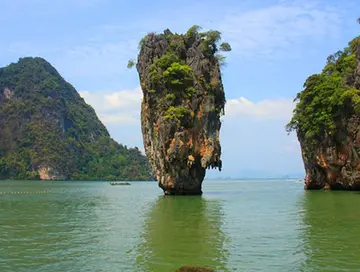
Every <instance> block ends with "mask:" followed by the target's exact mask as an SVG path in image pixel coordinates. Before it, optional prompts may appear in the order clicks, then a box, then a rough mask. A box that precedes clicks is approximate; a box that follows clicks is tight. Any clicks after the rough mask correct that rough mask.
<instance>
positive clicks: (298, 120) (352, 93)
mask: <svg viewBox="0 0 360 272" xmlns="http://www.w3.org/2000/svg"><path fill="white" fill-rule="evenodd" d="M358 46H360V37H357V38H355V39H354V40H352V41H351V42H350V43H349V46H348V47H346V48H345V49H344V50H343V51H338V52H336V53H335V54H333V55H331V56H329V57H328V58H327V64H326V66H325V67H324V69H323V71H322V73H320V74H315V75H312V76H310V77H309V78H308V79H307V80H306V82H305V84H304V90H303V91H302V92H300V93H298V94H297V96H296V98H295V100H294V101H298V103H297V105H296V108H295V110H294V115H293V117H292V119H291V121H290V122H289V123H288V124H287V126H286V130H287V131H288V132H291V131H292V130H296V131H297V132H298V135H299V136H300V137H301V138H303V140H304V141H305V142H306V143H307V144H309V145H312V144H316V143H318V142H319V141H321V140H322V139H323V138H324V136H325V135H334V133H335V132H336V131H337V124H338V123H339V122H341V120H343V119H346V118H349V117H350V116H351V115H352V114H354V113H360V96H359V90H357V89H355V88H354V87H353V86H352V84H351V83H352V82H354V73H355V69H356V64H357V61H356V48H357V47H358Z"/></svg>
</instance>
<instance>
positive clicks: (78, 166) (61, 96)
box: [0, 58, 151, 180]
mask: <svg viewBox="0 0 360 272" xmlns="http://www.w3.org/2000/svg"><path fill="white" fill-rule="evenodd" d="M0 179H30V180H33V179H45V180H54V179H62V180H64V179H71V180H114V179H117V180H149V179H151V170H150V167H149V164H148V162H147V160H146V157H145V156H143V155H142V154H141V152H140V151H139V150H138V149H137V148H132V149H128V148H126V147H124V146H122V145H120V144H118V143H116V142H115V141H114V140H113V139H111V138H110V135H109V133H108V131H107V129H106V128H105V126H104V125H103V124H102V123H101V122H100V120H99V119H98V117H97V116H96V113H95V111H94V109H93V108H92V107H90V106H89V105H87V104H86V103H85V101H84V99H83V98H81V97H80V95H79V94H78V92H77V91H76V90H75V89H74V88H73V87H72V86H71V85H70V84H69V83H68V82H66V81H65V80H64V79H63V78H62V77H61V76H60V74H59V73H58V72H57V71H56V69H55V68H54V67H53V66H51V64H50V63H48V62H47V61H46V60H44V59H42V58H22V59H20V60H19V62H17V63H12V64H10V65H9V66H7V67H4V68H0Z"/></svg>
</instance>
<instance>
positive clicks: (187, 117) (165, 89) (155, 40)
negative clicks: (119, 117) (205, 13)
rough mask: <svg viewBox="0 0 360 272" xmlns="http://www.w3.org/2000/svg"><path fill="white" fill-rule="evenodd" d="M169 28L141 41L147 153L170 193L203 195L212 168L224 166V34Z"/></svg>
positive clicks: (140, 68)
mask: <svg viewBox="0 0 360 272" xmlns="http://www.w3.org/2000/svg"><path fill="white" fill-rule="evenodd" d="M198 30H199V27H197V26H194V27H192V28H191V29H190V30H189V31H188V32H187V33H186V34H185V35H179V34H173V33H172V32H170V31H169V30H165V31H164V33H163V34H148V35H147V36H146V37H145V38H144V39H143V40H142V41H141V43H140V46H141V47H140V53H139V55H138V62H137V65H136V68H137V71H138V73H139V77H140V82H141V88H142V91H143V95H144V97H143V101H142V109H141V125H142V133H143V141H144V146H145V152H146V155H147V157H148V159H149V162H150V164H151V166H152V168H153V170H154V173H155V177H156V179H157V180H158V184H159V186H160V187H161V188H162V189H163V190H164V193H165V194H173V195H177V194H201V193H202V191H201V184H202V182H203V179H204V177H205V171H206V169H207V168H210V167H211V168H219V169H220V170H221V159H220V155H221V147H220V140H219V131H220V127H221V121H220V116H221V114H223V113H224V105H225V94H224V89H223V85H222V81H221V73H220V65H221V61H222V60H223V57H222V56H221V55H218V54H216V53H217V51H218V49H220V50H222V51H229V50H231V48H230V46H229V44H227V43H223V44H221V45H220V47H219V48H218V45H217V44H218V42H219V40H220V33H219V32H218V31H209V32H205V33H199V32H198Z"/></svg>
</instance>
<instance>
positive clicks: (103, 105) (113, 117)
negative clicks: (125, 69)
mask: <svg viewBox="0 0 360 272" xmlns="http://www.w3.org/2000/svg"><path fill="white" fill-rule="evenodd" d="M79 93H80V95H81V96H82V97H83V98H84V99H85V101H86V103H88V104H89V105H91V106H92V107H93V108H94V109H95V111H96V113H97V115H98V116H99V118H100V120H101V121H102V122H103V123H104V124H118V125H119V124H136V123H139V122H140V121H139V120H140V108H141V99H142V92H141V89H140V88H136V89H133V90H121V91H117V92H89V91H82V92H79Z"/></svg>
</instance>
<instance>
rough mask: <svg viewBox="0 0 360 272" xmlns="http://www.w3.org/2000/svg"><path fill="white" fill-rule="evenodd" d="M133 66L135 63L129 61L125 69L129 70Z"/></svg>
mask: <svg viewBox="0 0 360 272" xmlns="http://www.w3.org/2000/svg"><path fill="white" fill-rule="evenodd" d="M134 66H135V61H134V60H129V61H128V64H127V68H129V69H131V68H133V67H134Z"/></svg>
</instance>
